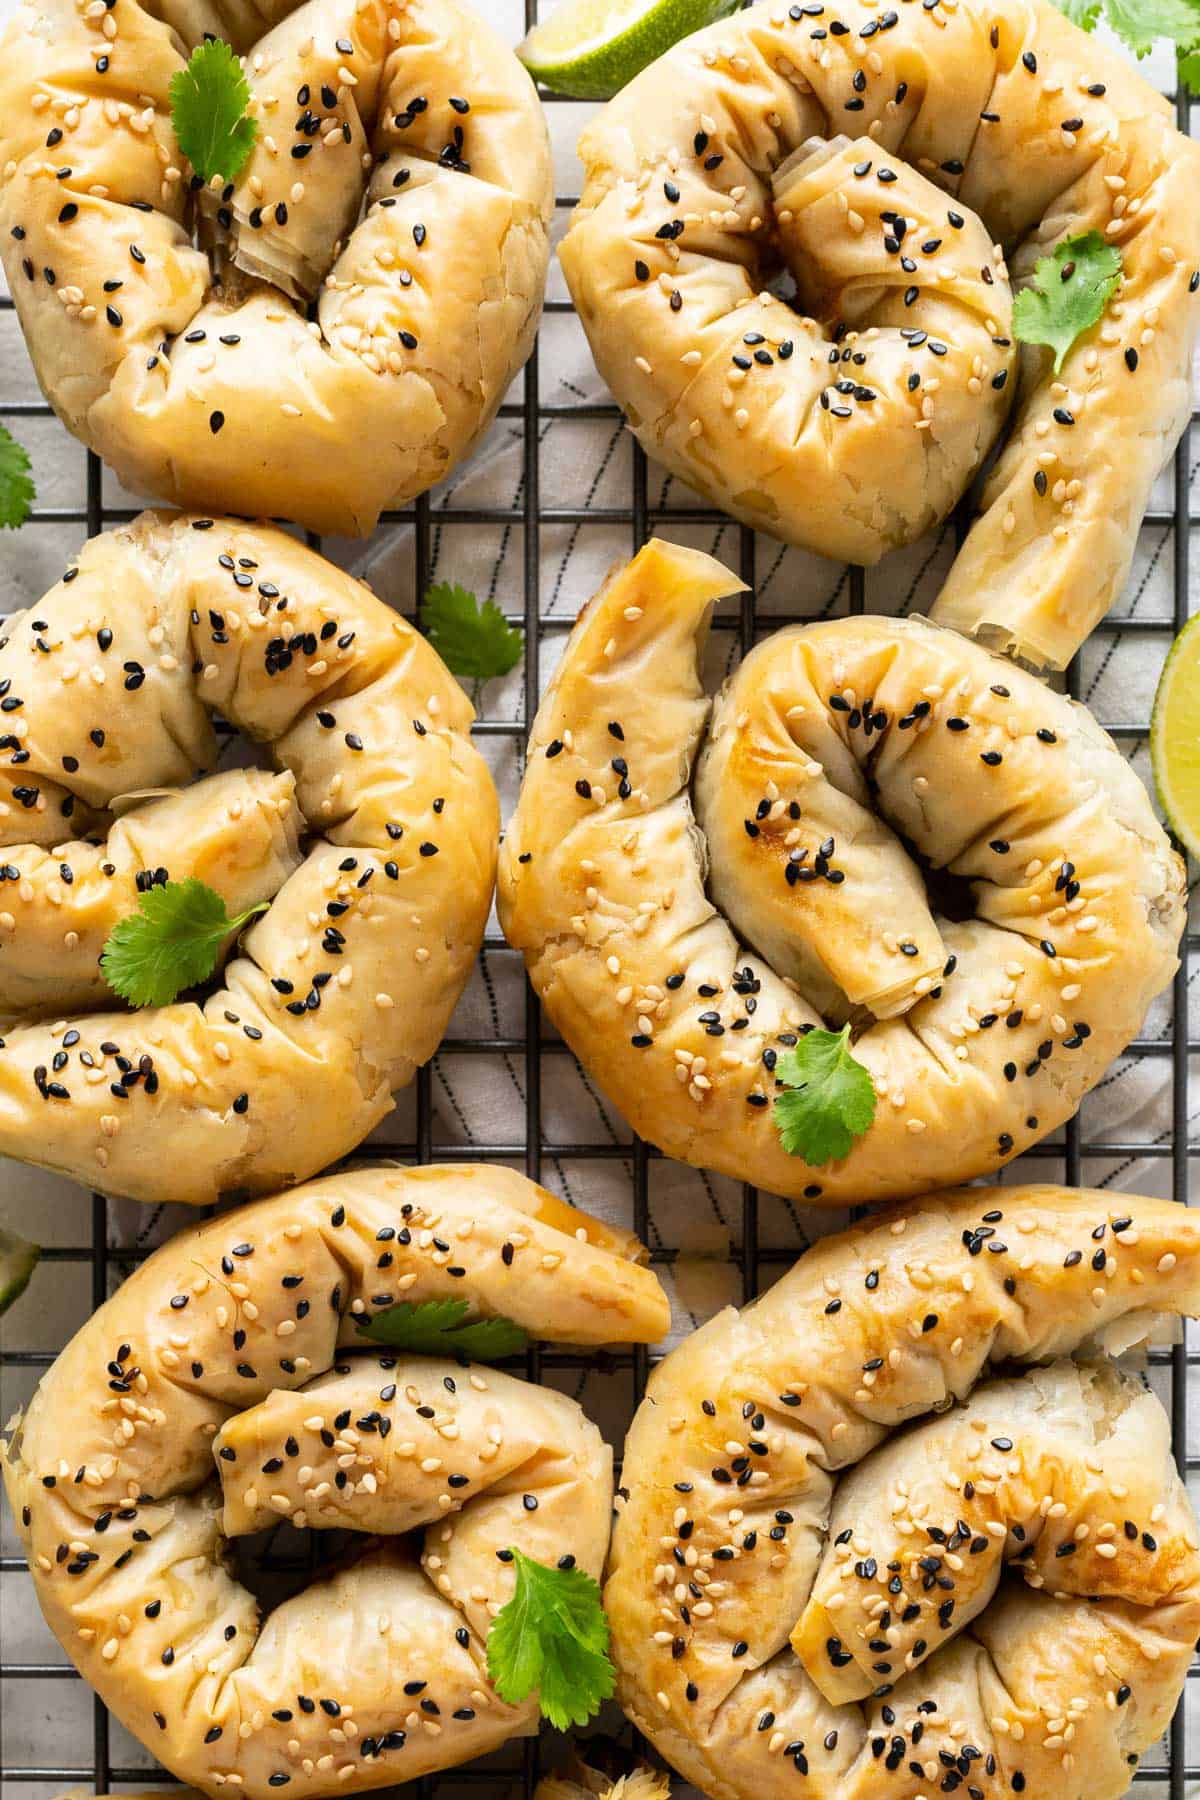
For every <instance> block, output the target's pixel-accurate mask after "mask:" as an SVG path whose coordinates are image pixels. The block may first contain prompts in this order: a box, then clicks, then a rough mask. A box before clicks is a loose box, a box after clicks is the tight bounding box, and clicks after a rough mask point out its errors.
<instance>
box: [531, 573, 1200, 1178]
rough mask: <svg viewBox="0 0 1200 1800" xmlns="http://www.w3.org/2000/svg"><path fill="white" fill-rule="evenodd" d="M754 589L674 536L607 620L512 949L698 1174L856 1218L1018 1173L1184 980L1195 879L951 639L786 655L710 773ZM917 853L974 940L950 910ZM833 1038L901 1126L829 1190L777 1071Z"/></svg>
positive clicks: (745, 668)
mask: <svg viewBox="0 0 1200 1800" xmlns="http://www.w3.org/2000/svg"><path fill="white" fill-rule="evenodd" d="M740 586H741V584H740V583H739V582H738V581H737V579H736V578H735V577H734V576H732V575H731V574H730V573H729V571H728V570H727V569H724V568H723V567H722V566H721V564H720V563H717V562H715V561H714V560H713V559H712V558H711V557H708V556H705V555H703V554H702V553H700V552H698V551H694V550H688V549H682V548H680V547H678V546H675V545H671V544H666V543H663V542H661V541H658V540H654V541H652V542H651V543H650V544H649V545H648V546H647V547H646V548H645V549H644V550H643V551H641V552H640V554H639V555H638V556H637V557H635V558H634V560H633V561H632V562H631V563H629V564H627V565H625V566H624V567H623V568H620V569H618V570H617V571H616V572H615V573H614V575H613V576H612V578H611V579H610V581H609V583H608V585H607V586H606V587H605V588H604V589H603V590H602V591H601V592H600V593H599V594H598V595H597V596H596V597H595V598H594V599H593V600H592V601H591V602H590V603H589V604H588V606H587V607H585V609H584V611H583V612H582V614H581V615H580V618H579V620H578V622H577V624H576V626H575V629H574V632H573V634H572V636H571V638H570V640H569V642H568V645H567V648H566V650H565V652H564V654H563V657H562V660H561V662H560V663H559V665H558V668H557V670H556V671H555V674H554V677H553V679H552V681H551V683H550V685H549V688H548V690H547V692H546V695H545V698H544V699H543V701H542V704H541V707H540V708H539V711H538V715H537V719H536V721H535V723H534V727H533V732H532V736H531V741H530V748H529V761H528V765H527V768H526V773H525V779H524V784H523V786H522V790H521V797H520V801H519V804H518V806H517V810H516V814H515V816H514V818H513V820H512V822H511V824H510V826H509V829H508V831H507V833H506V836H505V841H504V845H503V848H502V851H501V860H500V876H499V903H500V918H501V922H502V924H503V926H504V930H505V933H506V935H507V936H508V939H509V942H510V943H512V944H513V945H514V946H516V947H517V948H518V949H520V950H521V951H523V953H524V955H525V960H526V966H527V968H528V970H529V974H530V979H531V980H532V982H533V984H534V987H535V988H536V989H537V991H538V993H539V995H540V996H541V998H542V1000H543V1002H544V1004H545V1006H546V1009H547V1012H548V1013H549V1015H550V1017H551V1019H552V1020H553V1021H554V1023H555V1025H556V1026H557V1027H558V1029H559V1030H560V1031H561V1032H562V1034H563V1036H564V1037H565V1038H566V1040H567V1042H568V1043H569V1044H570V1046H571V1048H572V1049H573V1050H574V1051H575V1053H576V1055H577V1056H579V1057H580V1059H581V1060H582V1062H583V1063H584V1065H585V1066H586V1067H587V1069H588V1070H589V1072H590V1074H591V1075H592V1077H593V1078H594V1079H595V1080H596V1081H598V1082H599V1083H600V1084H601V1086H602V1087H603V1088H604V1089H605V1090H606V1092H607V1093H608V1094H609V1095H610V1096H611V1097H612V1099H613V1100H614V1101H615V1103H616V1104H617V1105H618V1106H619V1107H620V1108H621V1110H622V1112H623V1113H624V1114H625V1116H626V1118H627V1119H628V1120H629V1122H630V1124H631V1125H632V1126H633V1127H634V1129H635V1130H637V1131H638V1132H639V1133H641V1135H642V1136H643V1137H646V1138H648V1139H649V1140H650V1141H651V1142H652V1143H654V1144H657V1145H658V1146H659V1148H660V1149H662V1150H664V1151H665V1152H666V1153H667V1154H668V1155H670V1156H674V1157H677V1158H679V1159H680V1160H681V1161H684V1162H691V1163H694V1164H696V1165H697V1166H699V1167H701V1168H708V1169H716V1170H719V1171H720V1172H722V1173H724V1174H728V1175H733V1176H735V1177H737V1178H739V1179H741V1180H746V1181H752V1182H754V1183H755V1184H756V1185H758V1186H761V1187H765V1188H769V1189H770V1190H772V1191H773V1192H775V1193H780V1194H788V1195H791V1196H792V1197H793V1198H796V1199H807V1200H818V1201H820V1202H821V1203H822V1204H826V1205H829V1204H835V1203H839V1202H857V1201H867V1200H875V1199H884V1198H888V1197H897V1196H899V1195H902V1194H913V1193H920V1192H923V1191H925V1190H927V1189H929V1188H933V1187H938V1186H941V1185H943V1184H945V1183H946V1182H947V1181H962V1180H967V1179H969V1178H971V1177H973V1176H976V1175H980V1174H983V1173H985V1172H987V1171H989V1170H992V1169H995V1168H996V1167H997V1166H998V1165H1000V1164H1002V1163H1004V1162H1006V1161H1008V1160H1009V1159H1010V1157H1012V1156H1015V1155H1017V1154H1019V1152H1020V1151H1021V1150H1023V1149H1024V1148H1025V1147H1026V1146H1027V1145H1028V1144H1030V1143H1032V1142H1034V1141H1036V1140H1037V1139H1038V1138H1040V1137H1042V1136H1044V1135H1045V1133H1046V1132H1048V1131H1049V1130H1051V1129H1053V1127H1054V1126H1056V1125H1058V1124H1061V1123H1062V1122H1063V1120H1065V1119H1067V1118H1069V1117H1070V1115H1071V1114H1072V1113H1073V1112H1074V1111H1075V1109H1076V1107H1077V1106H1078V1104H1079V1102H1080V1100H1081V1098H1082V1097H1083V1095H1084V1094H1085V1093H1086V1092H1087V1091H1088V1089H1089V1088H1090V1087H1092V1086H1093V1084H1094V1083H1095V1082H1096V1081H1097V1080H1099V1078H1100V1076H1101V1075H1102V1073H1103V1072H1104V1070H1105V1069H1106V1068H1107V1067H1108V1066H1109V1064H1110V1063H1111V1062H1112V1060H1113V1058H1114V1057H1115V1056H1116V1055H1118V1054H1119V1053H1120V1051H1121V1050H1123V1049H1124V1048H1125V1046H1126V1045H1127V1044H1128V1043H1129V1041H1130V1039H1131V1038H1132V1037H1133V1036H1134V1035H1135V1034H1136V1032H1137V1029H1138V1027H1139V1025H1140V1024H1141V1021H1142V1019H1143V1017H1144V1015H1145V1012H1146V1008H1147V1006H1148V1005H1149V1003H1150V1001H1151V999H1152V998H1153V996H1154V995H1155V994H1157V993H1159V992H1160V991H1161V990H1162V989H1163V988H1164V987H1165V986H1166V984H1167V983H1168V981H1169V980H1170V978H1171V976H1172V974H1173V973H1174V970H1175V967H1176V952H1177V947H1178V943H1179V937H1180V932H1181V930H1182V926H1183V917H1184V913H1183V892H1184V889H1183V870H1182V865H1181V864H1180V862H1179V859H1178V857H1176V856H1175V854H1174V853H1173V851H1172V850H1171V848H1170V845H1169V843H1168V841H1167V838H1166V835H1165V833H1164V832H1163V830H1162V828H1161V826H1160V825H1159V824H1158V821H1157V820H1156V818H1155V816H1154V813H1153V810H1152V808H1151V806H1150V802H1149V800H1148V798H1147V796H1146V793H1145V790H1144V789H1143V787H1142V785H1141V783H1140V782H1139V781H1138V779H1137V777H1136V776H1135V775H1134V774H1133V772H1132V771H1131V769H1130V768H1129V766H1128V764H1127V763H1126V762H1125V760H1124V759H1123V758H1122V756H1121V755H1120V753H1119V752H1118V750H1117V749H1116V747H1115V745H1114V744H1113V743H1112V742H1111V740H1110V739H1109V738H1108V737H1107V736H1106V735H1105V733H1104V732H1102V731H1101V729H1100V728H1099V726H1098V725H1097V724H1096V723H1095V721H1094V720H1093V719H1092V718H1091V716H1090V715H1089V713H1088V712H1087V710H1086V709H1085V708H1084V707H1082V706H1080V705H1078V704H1077V703H1075V702H1072V701H1070V700H1068V699H1067V698H1066V697H1065V696H1063V695H1060V694H1055V693H1052V692H1051V691H1049V690H1048V689H1047V688H1046V687H1045V686H1044V685H1043V684H1042V683H1041V682H1040V681H1038V680H1037V679H1036V678H1035V677H1034V676H1032V675H1028V674H1026V673H1025V672H1024V671H1023V670H1020V669H1015V668H1013V667H1012V666H1011V665H1009V664H1007V663H1004V662H1002V661H1001V660H1000V659H999V658H997V657H995V656H993V655H992V654H990V653H989V652H988V651H986V650H985V649H983V647H982V646H981V645H978V644H974V643H972V642H971V641H970V640H969V639H967V638H964V637H962V636H961V635H960V634H959V633H957V632H954V631H948V630H946V629H945V628H942V627H938V626H936V625H932V624H930V623H928V622H927V621H925V620H923V619H885V618H851V619H834V620H829V621H827V622H825V623H823V624H818V625H808V626H802V627H795V628H792V629H789V630H785V631H781V632H778V633H777V634H776V635H775V636H774V637H771V638H769V639H767V640H766V641H765V642H764V643H762V644H761V645H759V646H758V647H757V648H756V649H755V650H753V651H752V652H751V653H750V654H749V655H748V656H747V657H746V658H745V660H744V661H743V662H742V664H741V665H740V667H739V668H738V670H737V671H736V673H735V674H734V675H733V677H732V678H731V680H730V681H729V682H728V683H727V685H726V688H725V690H724V691H723V693H722V694H721V695H720V696H719V697H718V699H717V700H716V702H715V704H714V705H713V706H712V710H711V720H710V722H709V735H708V739H707V747H706V748H705V749H704V750H703V752H702V754H700V747H701V740H702V736H703V733H704V728H705V724H706V721H709V715H710V703H709V701H708V699H707V698H706V696H705V694H704V690H703V687H702V685H701V681H700V676H699V671H698V657H699V652H700V649H701V647H702V645H703V641H704V637H705V632H706V628H707V621H708V617H709V613H710V611H711V608H712V605H713V602H714V601H715V600H716V599H717V598H719V597H720V596H722V595H726V594H730V593H732V592H734V591H736V590H737V589H738V588H739V587H740ZM698 754H699V761H698V762H697V756H698ZM694 767H695V768H696V769H697V775H696V782H695V806H696V810H695V813H693V809H692V797H691V782H692V771H693V768H694ZM876 808H878V815H879V816H877V813H876ZM897 832H899V833H901V834H903V836H904V838H906V839H907V840H908V843H909V844H911V845H913V846H915V848H916V849H917V851H918V852H919V853H920V855H921V857H922V859H923V860H924V861H926V862H927V863H929V864H931V865H932V866H933V867H934V868H944V869H948V870H949V871H950V872H951V873H953V874H955V875H957V876H959V877H961V878H962V879H963V881H964V882H967V883H969V884H970V886H971V890H972V892H973V895H974V899H975V905H976V910H977V917H975V918H973V919H968V920H966V921H965V922H962V923H953V922H951V921H949V920H947V919H945V918H939V917H936V916H935V915H934V913H933V912H932V911H931V910H930V906H929V903H928V902H927V900H926V896H925V893H924V887H923V882H922V878H921V876H920V875H919V873H918V871H917V870H916V869H915V868H914V866H913V865H912V863H911V862H910V861H909V856H908V852H907V851H906V849H905V848H904V846H903V844H902V843H901V841H900V838H899V837H898V836H897V835H896V833H897ZM749 945H752V946H753V947H754V948H753V951H751V950H750V949H749V948H747V946H749ZM825 1017H828V1018H832V1019H833V1020H834V1022H840V1021H841V1020H843V1019H851V1020H853V1022H854V1025H855V1029H856V1037H855V1042H854V1055H855V1057H856V1058H857V1059H858V1060H859V1061H860V1062H861V1063H863V1064H864V1065H865V1066H866V1067H867V1069H868V1070H869V1071H870V1073H871V1076H872V1079H873V1081H874V1084H875V1088H876V1092H877V1095H878V1097H879V1104H878V1106H877V1110H876V1114H875V1121H874V1123H873V1124H872V1125H871V1127H870V1129H869V1130H868V1131H867V1133H866V1134H865V1135H864V1136H862V1137H860V1138H859V1139H858V1141H857V1142H856V1143H855V1144H854V1145H853V1147H852V1148H851V1150H850V1152H849V1154H848V1155H847V1156H846V1157H845V1158H844V1159H843V1160H842V1161H841V1162H838V1163H834V1164H832V1165H829V1166H827V1167H825V1168H822V1169H820V1170H818V1169H815V1168H812V1167H810V1166H809V1165H808V1164H806V1163H805V1162H804V1161H803V1160H802V1159H801V1158H800V1157H798V1156H791V1155H789V1154H788V1153H787V1152H786V1151H785V1149H784V1148H783V1144H782V1141H781V1139H780V1136H779V1133H778V1131H777V1129H776V1126H775V1122H774V1118H773V1109H772V1105H771V1102H772V1099H773V1097H774V1095H775V1093H776V1091H777V1085H776V1082H775V1079H774V1075H773V1070H774V1067H775V1059H776V1056H777V1055H778V1053H779V1051H780V1049H781V1048H784V1047H787V1046H789V1045H791V1044H793V1043H795V1041H796V1038H797V1035H798V1034H799V1033H801V1032H804V1031H805V1030H809V1029H812V1028H813V1027H814V1026H817V1025H820V1024H821V1023H822V1022H823V1018H825Z"/></svg>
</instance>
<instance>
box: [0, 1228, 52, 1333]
mask: <svg viewBox="0 0 1200 1800" xmlns="http://www.w3.org/2000/svg"><path fill="white" fill-rule="evenodd" d="M41 1254H42V1253H41V1251H40V1250H39V1249H38V1247H37V1245H36V1244H27V1243H26V1242H25V1239H24V1238H19V1237H14V1236H13V1234H12V1232H11V1231H5V1230H4V1228H3V1226H0V1313H3V1312H7V1311H8V1309H9V1307H10V1306H11V1305H12V1303H13V1301H14V1300H17V1299H19V1298H20V1296H21V1295H22V1294H23V1293H24V1292H25V1289H26V1288H27V1287H28V1286H29V1277H30V1276H31V1275H32V1274H33V1271H34V1266H35V1265H36V1263H37V1259H38V1257H39V1256H40V1255H41Z"/></svg>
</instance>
